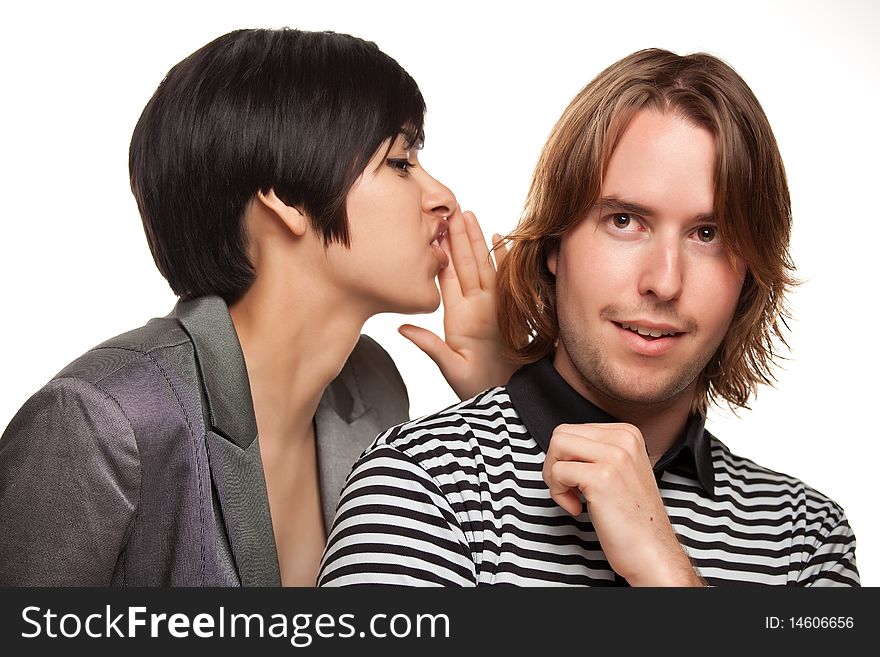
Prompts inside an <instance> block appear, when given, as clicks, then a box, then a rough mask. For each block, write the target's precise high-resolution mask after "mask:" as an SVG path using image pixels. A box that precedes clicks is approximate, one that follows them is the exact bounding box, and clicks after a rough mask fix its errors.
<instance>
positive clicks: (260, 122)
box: [129, 28, 425, 303]
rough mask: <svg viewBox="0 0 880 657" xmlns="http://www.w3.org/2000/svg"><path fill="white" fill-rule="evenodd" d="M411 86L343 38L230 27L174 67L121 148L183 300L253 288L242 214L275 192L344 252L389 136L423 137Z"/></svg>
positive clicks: (162, 260) (151, 238)
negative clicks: (350, 201) (355, 189)
mask: <svg viewBox="0 0 880 657" xmlns="http://www.w3.org/2000/svg"><path fill="white" fill-rule="evenodd" d="M424 113H425V102H424V100H423V98H422V94H421V92H420V91H419V88H418V86H417V85H416V83H415V81H414V80H413V79H412V77H410V75H409V74H408V73H407V72H406V71H405V70H403V68H402V67H401V66H400V65H399V64H398V63H397V62H396V61H395V60H394V59H392V58H391V57H389V56H388V55H386V54H385V53H383V52H382V51H381V50H379V48H378V47H377V46H376V44H375V43H372V42H368V41H364V40H362V39H358V38H356V37H353V36H350V35H347V34H338V33H334V32H305V31H300V30H293V29H287V28H285V29H280V30H263V29H259V30H258V29H253V30H236V31H234V32H230V33H229V34H225V35H223V36H221V37H219V38H217V39H215V40H214V41H211V42H210V43H209V44H207V45H205V46H203V47H202V48H200V49H199V50H197V51H196V52H194V53H193V54H192V55H190V56H189V57H187V58H186V59H184V60H183V61H182V62H180V63H179V64H177V65H176V66H174V68H172V69H171V70H170V71H169V72H168V75H167V76H166V77H165V79H164V80H162V83H161V84H160V85H159V88H158V89H156V92H155V93H154V94H153V97H152V98H151V99H150V101H149V102H148V103H147V106H146V107H145V108H144V111H143V113H142V114H141V117H140V119H139V120H138V123H137V125H136V126H135V129H134V133H133V135H132V139H131V147H130V149H129V175H130V179H131V188H132V191H133V193H134V196H135V198H136V199H137V204H138V209H139V210H140V214H141V218H142V219H143V223H144V230H145V231H146V234H147V241H148V242H149V245H150V250H151V251H152V253H153V259H154V260H155V262H156V266H157V267H158V268H159V271H160V272H161V273H162V275H163V276H164V277H165V278H166V279H167V280H168V283H169V284H170V286H171V289H172V290H174V292H175V293H176V294H177V295H178V296H180V297H181V298H183V299H190V298H193V297H198V296H202V295H205V294H218V295H220V296H221V297H223V298H224V299H225V300H226V301H227V303H232V302H233V301H235V300H236V299H238V298H239V297H240V296H241V295H242V294H244V292H245V291H246V290H247V289H248V288H249V287H250V285H251V283H252V282H253V280H254V275H255V274H254V269H253V266H252V264H251V262H250V260H249V259H248V257H247V248H246V247H247V233H246V228H245V226H244V225H243V216H244V212H245V209H246V207H247V204H248V203H249V202H250V201H251V199H253V197H254V196H255V195H256V193H257V192H258V191H262V192H264V193H265V192H268V191H269V190H270V189H274V190H275V193H276V194H277V195H278V197H279V198H280V199H281V200H282V201H284V202H285V203H286V204H288V205H290V206H292V207H296V208H298V209H299V210H300V211H302V212H304V213H305V214H306V215H307V216H308V217H309V218H310V219H311V221H312V226H313V228H314V229H315V231H316V232H318V233H320V234H322V235H323V237H324V242H325V243H326V244H329V243H331V242H332V241H334V240H335V241H339V242H340V243H342V244H345V245H348V243H349V242H348V240H349V230H348V218H347V215H346V208H345V199H346V195H347V194H348V191H349V189H350V188H351V186H352V185H353V184H354V182H355V180H357V177H358V176H359V175H360V173H361V172H362V171H363V170H364V168H365V167H366V165H367V163H368V162H369V161H370V159H371V157H372V156H373V154H374V153H375V152H376V150H377V149H378V148H379V146H380V145H381V144H382V142H384V141H385V140H386V139H389V138H395V137H397V136H398V135H399V134H401V133H403V134H404V136H405V138H406V139H407V142H408V143H409V144H410V145H415V144H416V143H417V142H419V141H420V140H421V139H422V138H423V133H422V125H423V120H424Z"/></svg>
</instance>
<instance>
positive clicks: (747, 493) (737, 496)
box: [318, 359, 859, 586]
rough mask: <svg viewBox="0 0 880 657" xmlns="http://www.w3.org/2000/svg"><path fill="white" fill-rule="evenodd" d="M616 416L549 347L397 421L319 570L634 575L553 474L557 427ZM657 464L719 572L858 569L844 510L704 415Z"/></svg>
mask: <svg viewBox="0 0 880 657" xmlns="http://www.w3.org/2000/svg"><path fill="white" fill-rule="evenodd" d="M613 421H616V420H615V419H614V418H612V417H611V416H609V415H607V414H606V413H605V412H604V411H602V410H601V409H599V408H597V407H596V406H594V405H593V404H591V403H590V402H588V401H587V400H586V399H584V398H583V397H581V396H580V395H579V394H578V393H577V392H575V391H574V390H573V389H572V388H571V387H570V386H569V385H568V384H567V383H566V382H565V381H564V380H563V379H562V377H561V376H559V374H558V373H557V372H556V370H555V369H554V368H553V365H552V362H551V361H550V360H549V359H545V360H543V361H539V362H537V363H534V364H532V365H528V366H526V367H524V368H522V369H520V370H519V371H518V372H517V373H516V374H515V375H514V377H513V378H512V379H511V381H510V383H509V384H508V386H506V387H502V388H494V389H492V390H488V391H486V392H484V393H482V394H480V395H477V396H476V397H474V398H473V399H470V400H468V401H465V402H462V403H460V404H457V405H455V406H452V407H450V408H448V409H446V410H444V411H441V412H439V413H437V414H434V415H430V416H427V417H424V418H421V419H418V420H414V421H412V422H408V423H405V424H402V425H400V426H397V427H394V428H392V429H390V430H389V431H387V432H386V433H384V434H383V435H381V436H380V437H379V438H378V439H377V440H376V442H375V443H374V444H373V445H372V446H371V447H370V448H369V449H368V450H367V451H366V452H365V453H364V454H363V456H362V457H361V458H360V460H359V461H358V462H357V463H356V464H355V466H354V469H353V470H352V472H351V474H350V475H349V478H348V480H347V483H346V486H345V489H344V490H343V493H342V498H341V500H340V503H339V506H338V508H337V513H336V520H335V522H334V525H333V529H332V530H331V532H330V536H329V539H328V544H327V548H326V550H325V553H324V559H323V561H322V565H321V571H320V574H319V577H318V583H319V585H321V586H344V585H351V584H374V583H375V584H401V585H412V586H431V585H462V586H471V585H477V584H513V585H521V586H551V585H588V586H615V585H623V586H625V585H626V582H625V580H623V578H620V577H619V576H617V575H616V573H615V572H614V571H613V570H612V569H611V567H610V566H609V565H608V562H607V561H606V559H605V555H604V554H603V552H602V547H601V545H600V544H599V540H598V539H597V537H596V533H595V531H594V530H593V527H592V525H591V523H590V518H589V515H588V513H587V512H586V511H584V512H583V513H582V514H581V515H580V516H579V517H577V518H573V517H571V516H570V515H569V514H568V513H567V512H565V511H564V510H563V509H562V508H560V507H559V506H558V505H557V504H556V503H555V502H554V501H553V500H552V499H551V497H550V493H549V491H548V489H547V486H546V484H545V483H544V481H543V479H542V478H541V468H542V465H543V462H544V457H545V454H546V450H547V447H548V445H549V440H550V436H551V433H552V431H553V429H554V428H555V427H556V426H558V425H559V424H562V423H573V424H578V423H587V422H591V423H594V422H613ZM654 471H655V475H656V477H657V483H658V486H659V488H660V493H661V495H662V497H663V500H664V502H665V505H666V510H667V513H668V515H669V518H670V520H671V522H672V525H673V527H674V528H675V531H676V533H677V534H678V536H679V540H680V541H681V543H682V545H683V546H684V548H685V550H686V551H687V553H688V554H689V556H690V557H691V560H692V561H693V563H694V565H695V567H696V569H697V571H698V572H699V574H700V575H701V576H702V577H703V578H704V579H705V580H706V582H707V583H708V584H709V585H723V584H728V583H734V582H736V583H753V584H788V585H799V586H807V585H822V586H856V585H858V584H859V575H858V571H857V569H856V561H855V544H856V543H855V536H854V535H853V532H852V529H851V528H850V526H849V523H848V522H847V519H846V516H845V515H844V513H843V510H842V509H841V508H840V507H839V506H838V505H837V504H835V503H834V502H833V501H832V500H830V499H828V498H827V497H825V496H824V495H822V494H821V493H819V492H817V491H815V490H813V489H812V488H809V487H808V486H806V485H805V484H804V483H802V482H801V481H798V480H797V479H794V478H792V477H789V476H787V475H783V474H779V473H776V472H773V471H771V470H768V469H766V468H763V467H761V466H759V465H756V464H755V463H753V462H752V461H749V460H748V459H744V458H741V457H738V456H736V455H734V454H732V453H731V452H730V451H729V450H728V448H727V447H726V446H725V445H724V444H723V443H722V442H721V441H719V440H718V439H716V438H715V437H714V436H712V435H711V434H710V433H709V432H708V431H706V430H705V428H704V426H703V421H702V418H700V417H697V416H694V417H692V418H691V419H690V421H689V423H688V425H687V427H686V429H685V431H684V435H683V436H682V439H681V440H680V441H678V444H677V446H676V447H674V448H673V449H671V450H670V451H669V452H667V453H666V454H665V455H664V456H663V457H662V458H661V459H660V460H659V461H658V462H657V464H656V466H655V468H654Z"/></svg>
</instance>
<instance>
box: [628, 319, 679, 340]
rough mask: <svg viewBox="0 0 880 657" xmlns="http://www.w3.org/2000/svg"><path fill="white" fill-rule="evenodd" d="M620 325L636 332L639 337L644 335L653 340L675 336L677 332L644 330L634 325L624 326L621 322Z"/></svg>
mask: <svg viewBox="0 0 880 657" xmlns="http://www.w3.org/2000/svg"><path fill="white" fill-rule="evenodd" d="M620 325H621V326H622V327H623V328H625V329H629V330H630V331H635V332H636V333H638V334H639V335H644V336H645V337H648V336H650V337H652V338H659V337H661V336H663V335H675V331H661V330H659V329H647V328H644V327H643V326H635V325H633V324H624V323H623V322H621V323H620Z"/></svg>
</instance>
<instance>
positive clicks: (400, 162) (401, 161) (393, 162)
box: [388, 158, 415, 175]
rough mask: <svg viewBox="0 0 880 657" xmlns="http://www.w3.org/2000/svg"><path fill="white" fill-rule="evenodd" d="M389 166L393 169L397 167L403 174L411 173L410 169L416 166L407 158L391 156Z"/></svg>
mask: <svg viewBox="0 0 880 657" xmlns="http://www.w3.org/2000/svg"><path fill="white" fill-rule="evenodd" d="M388 166H390V167H391V168H392V169H397V170H398V171H399V172H400V173H401V175H403V174H406V173H409V170H410V169H411V168H413V167H414V166H415V164H413V163H412V162H410V161H409V160H408V159H406V158H389V159H388Z"/></svg>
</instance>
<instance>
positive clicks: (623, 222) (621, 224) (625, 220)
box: [611, 214, 632, 228]
mask: <svg viewBox="0 0 880 657" xmlns="http://www.w3.org/2000/svg"><path fill="white" fill-rule="evenodd" d="M611 223H612V224H613V225H614V227H615V228H629V225H630V224H631V223H632V217H630V216H629V215H628V214H615V215H614V216H612V217H611Z"/></svg>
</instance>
